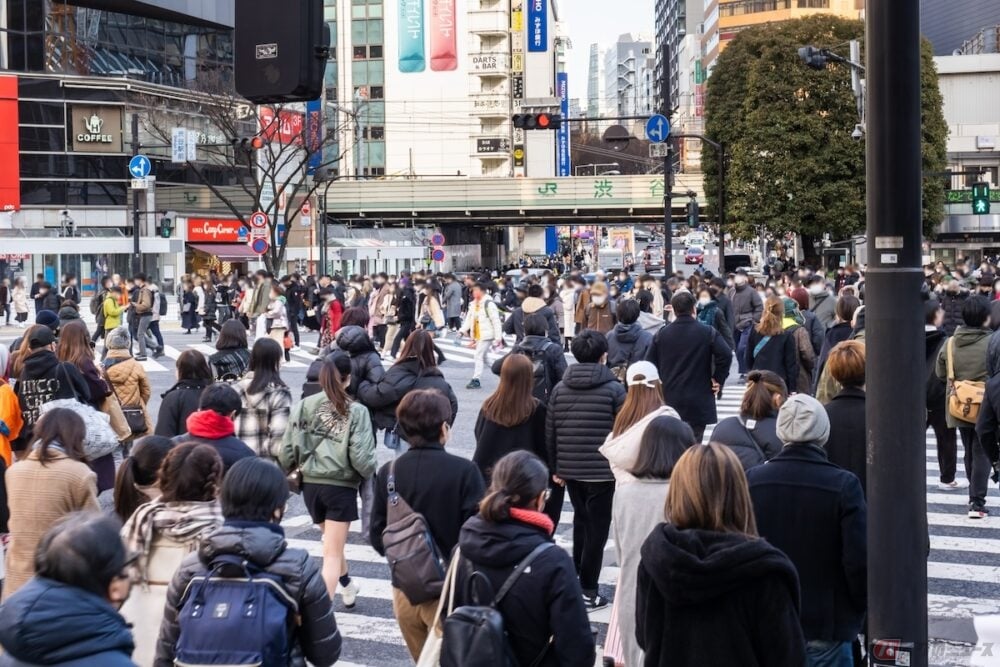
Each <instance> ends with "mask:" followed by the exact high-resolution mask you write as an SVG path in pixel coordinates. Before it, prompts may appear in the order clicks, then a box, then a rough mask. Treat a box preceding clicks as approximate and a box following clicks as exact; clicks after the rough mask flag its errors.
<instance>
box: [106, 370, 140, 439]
mask: <svg viewBox="0 0 1000 667" xmlns="http://www.w3.org/2000/svg"><path fill="white" fill-rule="evenodd" d="M108 384H110V385H111V391H112V392H114V395H115V400H116V401H118V405H119V406H120V408H121V411H122V414H123V415H124V416H125V423H127V424H128V428H129V431H131V434H130V435H142V434H144V433H146V432H147V431H148V430H149V424H147V423H146V411H145V410H143V409H142V408H141V407H135V406H126V405H125V404H124V403H122V399H121V396H119V395H118V389H117V388H116V387H115V383H114V382H111V381H110V380H108Z"/></svg>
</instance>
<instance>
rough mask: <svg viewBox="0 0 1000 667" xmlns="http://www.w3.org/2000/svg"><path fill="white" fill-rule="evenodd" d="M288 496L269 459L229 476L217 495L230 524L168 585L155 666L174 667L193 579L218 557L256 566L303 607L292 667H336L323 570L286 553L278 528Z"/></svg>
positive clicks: (299, 554) (336, 638) (245, 463)
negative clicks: (181, 617)
mask: <svg viewBox="0 0 1000 667" xmlns="http://www.w3.org/2000/svg"><path fill="white" fill-rule="evenodd" d="M288 495H289V493H288V482H287V481H286V479H285V474H284V473H283V472H282V471H281V470H280V469H279V468H278V466H276V465H275V464H274V463H272V462H270V461H267V460H265V459H262V458H258V457H255V456H254V457H249V458H246V459H243V460H241V461H240V462H238V463H237V464H236V465H234V466H233V467H232V468H231V469H230V470H229V472H228V473H226V477H225V479H224V480H223V482H222V491H221V493H220V500H221V502H222V515H223V517H224V518H225V523H224V524H223V525H222V527H221V528H219V529H218V530H216V531H215V532H213V533H211V534H209V535H206V536H205V537H204V538H203V539H202V541H201V545H200V546H199V548H198V551H197V553H192V554H190V555H189V556H187V557H186V558H185V559H184V561H183V562H182V563H181V566H180V568H179V569H178V570H177V572H176V573H175V574H174V578H173V580H172V581H171V582H170V588H169V589H168V590H167V603H166V605H165V606H164V610H163V623H162V624H161V625H160V636H159V639H158V640H157V643H156V661H155V662H154V663H153V664H154V665H155V667H172V665H173V664H174V658H175V656H176V653H177V640H178V638H179V636H180V624H179V622H178V616H179V615H180V611H181V607H182V606H183V604H184V600H185V597H186V595H187V594H189V591H188V587H189V585H190V584H191V581H192V579H194V578H195V577H205V576H208V573H209V572H211V571H212V569H213V565H212V561H213V560H215V559H216V558H218V557H220V556H239V557H240V558H241V559H243V560H245V561H247V562H248V563H249V565H250V566H251V567H254V568H257V569H260V570H262V571H263V572H264V573H265V574H267V575H270V576H272V577H277V578H278V579H279V580H280V583H281V586H282V588H283V589H284V590H285V592H286V593H288V594H289V595H290V596H291V597H292V598H293V599H294V600H295V601H296V603H298V612H297V616H296V621H297V622H296V627H295V632H294V633H293V634H292V642H293V644H294V645H293V646H292V647H291V661H290V663H289V665H291V667H305V665H306V661H307V660H308V661H309V664H311V665H316V666H317V667H327V666H328V665H332V664H333V663H335V662H337V659H338V658H339V657H340V650H341V646H342V643H343V640H342V639H341V636H340V631H339V630H338V629H337V621H336V619H335V618H334V615H333V603H332V601H331V600H330V596H329V594H328V593H327V591H326V584H324V583H323V578H322V577H321V576H320V571H319V567H318V566H317V564H316V561H315V560H313V559H312V558H310V557H309V554H308V553H307V552H306V551H305V550H303V549H295V548H291V547H289V546H288V542H287V541H286V540H285V532H284V530H282V528H281V518H282V515H283V514H284V511H285V503H286V502H288ZM227 568H229V569H227ZM231 570H232V566H224V567H223V569H222V575H223V576H235V573H236V572H239V573H240V576H242V571H241V570H240V569H238V568H237V569H236V570H235V572H232V571H231Z"/></svg>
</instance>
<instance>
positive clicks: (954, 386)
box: [945, 338, 986, 424]
mask: <svg viewBox="0 0 1000 667" xmlns="http://www.w3.org/2000/svg"><path fill="white" fill-rule="evenodd" d="M954 353H955V339H954V338H950V339H948V347H947V349H946V350H945V357H946V358H947V361H948V383H949V384H950V385H951V393H950V394H949V395H948V414H950V415H951V416H952V417H954V418H955V419H958V420H959V421H963V422H971V423H973V424H974V423H976V420H978V419H979V409H980V408H981V407H982V405H983V398H984V396H985V394H986V383H985V382H976V381H974V380H956V379H955V361H954V358H953V356H954Z"/></svg>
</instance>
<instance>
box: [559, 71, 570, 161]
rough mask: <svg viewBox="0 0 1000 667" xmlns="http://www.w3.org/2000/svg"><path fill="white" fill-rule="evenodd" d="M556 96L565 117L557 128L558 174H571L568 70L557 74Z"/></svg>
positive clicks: (561, 112) (560, 110)
mask: <svg viewBox="0 0 1000 667" xmlns="http://www.w3.org/2000/svg"><path fill="white" fill-rule="evenodd" d="M556 96H557V97H558V98H559V113H560V114H562V117H563V122H562V124H560V125H559V129H558V130H556V151H557V152H558V153H557V155H558V160H557V161H556V162H557V165H558V167H559V170H558V172H557V174H556V175H557V176H569V175H570V173H569V172H570V154H569V150H570V149H569V123H567V122H566V120H565V119H567V118H569V74H567V73H566V72H559V73H558V74H556Z"/></svg>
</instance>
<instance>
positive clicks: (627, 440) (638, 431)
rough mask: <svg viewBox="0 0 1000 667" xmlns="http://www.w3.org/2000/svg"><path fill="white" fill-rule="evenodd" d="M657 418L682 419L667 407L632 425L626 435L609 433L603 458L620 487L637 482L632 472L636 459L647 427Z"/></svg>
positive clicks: (602, 447)
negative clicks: (609, 465)
mask: <svg viewBox="0 0 1000 667" xmlns="http://www.w3.org/2000/svg"><path fill="white" fill-rule="evenodd" d="M657 417H675V418H677V419H680V417H678V415H677V411H676V410H674V409H673V408H671V407H668V406H666V405H664V406H662V407H660V408H657V409H656V410H653V411H652V412H650V413H649V414H648V415H646V416H645V417H643V418H642V419H640V420H639V421H637V422H636V423H634V424H632V426H631V427H630V428H628V429H626V431H625V432H624V433H619V434H618V435H617V436H615V435H614V434H613V433H608V437H607V438H606V439H605V440H604V444H602V445H601V449H600V452H601V456H603V457H604V458H606V459H607V460H608V463H610V464H611V472H612V473H613V474H614V476H615V481H616V482H618V484H619V485H622V484H628V483H629V482H634V481H635V479H636V478H635V476H634V475H632V473H631V472H629V471H630V470H632V468H633V467H634V466H635V462H636V459H638V458H639V445H640V444H641V443H642V434H643V433H645V432H646V427H647V426H649V423H650V422H651V421H653V420H654V419H656V418H657Z"/></svg>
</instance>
